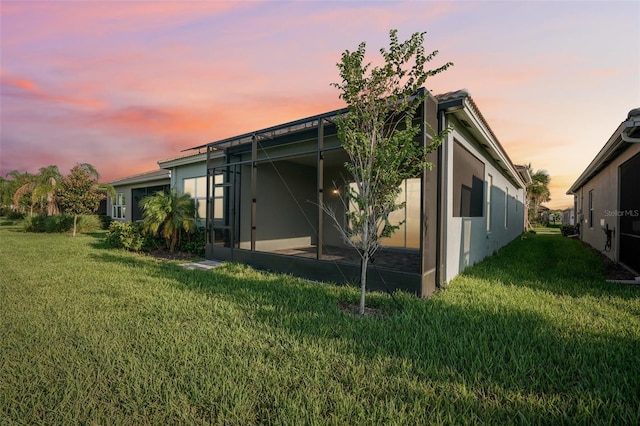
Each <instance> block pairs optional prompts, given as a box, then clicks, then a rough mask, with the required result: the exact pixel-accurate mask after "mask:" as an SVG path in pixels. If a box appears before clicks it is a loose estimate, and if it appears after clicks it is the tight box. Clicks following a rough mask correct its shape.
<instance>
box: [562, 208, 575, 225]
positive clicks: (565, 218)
mask: <svg viewBox="0 0 640 426" xmlns="http://www.w3.org/2000/svg"><path fill="white" fill-rule="evenodd" d="M575 223H576V217H575V210H574V209H573V208H568V209H564V210H563V211H562V224H563V225H575Z"/></svg>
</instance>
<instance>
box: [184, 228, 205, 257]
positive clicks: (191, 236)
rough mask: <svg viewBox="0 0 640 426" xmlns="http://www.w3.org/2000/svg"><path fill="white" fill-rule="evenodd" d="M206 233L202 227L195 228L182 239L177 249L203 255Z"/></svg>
mask: <svg viewBox="0 0 640 426" xmlns="http://www.w3.org/2000/svg"><path fill="white" fill-rule="evenodd" d="M206 236H207V233H206V231H205V229H204V228H196V229H195V230H194V231H192V232H189V233H188V234H187V235H185V236H184V237H183V239H182V242H181V244H180V247H178V251H182V252H187V253H191V254H195V255H197V256H204V249H205V244H206Z"/></svg>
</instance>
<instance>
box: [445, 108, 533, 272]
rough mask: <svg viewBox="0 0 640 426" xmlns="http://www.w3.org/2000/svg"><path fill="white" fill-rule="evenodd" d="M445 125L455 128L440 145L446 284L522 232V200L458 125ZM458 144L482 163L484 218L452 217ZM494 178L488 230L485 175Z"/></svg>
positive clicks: (519, 189) (523, 213)
mask: <svg viewBox="0 0 640 426" xmlns="http://www.w3.org/2000/svg"><path fill="white" fill-rule="evenodd" d="M448 124H450V125H452V126H454V130H453V131H452V132H451V133H450V134H449V136H448V138H447V140H446V141H445V142H444V143H443V149H444V150H445V158H446V166H447V167H446V171H445V176H444V179H445V182H446V194H445V195H444V196H443V200H445V203H446V206H445V209H446V213H445V217H446V224H447V226H446V230H445V251H446V262H445V281H450V280H452V279H453V278H454V277H455V276H456V275H458V274H459V273H460V272H462V271H463V270H464V269H465V268H467V267H468V266H471V265H474V264H476V263H478V262H480V261H481V260H482V259H484V258H485V257H487V256H490V255H492V254H493V253H495V252H496V251H497V250H498V249H499V248H500V247H502V246H504V245H505V244H507V243H509V242H510V241H511V240H513V239H514V238H516V237H517V236H519V235H520V234H522V232H524V217H525V211H524V203H523V200H524V197H525V192H524V189H522V188H517V186H516V185H514V183H513V182H512V181H511V180H509V179H508V178H507V177H506V176H505V175H504V174H503V173H504V172H503V171H502V170H501V169H499V168H498V167H497V165H496V164H495V163H494V162H493V160H491V159H489V158H487V153H486V151H484V149H482V148H481V147H480V145H479V144H478V143H477V142H476V141H475V140H474V138H473V137H472V136H471V135H470V134H469V133H467V132H465V131H463V130H460V129H461V124H460V123H459V122H457V121H456V120H453V119H449V120H448ZM456 141H457V143H459V144H460V145H461V146H462V147H464V148H465V149H467V150H468V151H469V152H470V153H471V154H473V155H474V156H475V157H476V158H477V159H479V160H480V161H481V162H482V163H483V164H484V168H485V170H484V174H485V176H484V197H483V210H482V211H483V215H482V216H480V217H455V216H454V214H453V197H452V195H451V194H453V173H455V170H454V167H453V155H452V152H453V149H454V144H455V143H456ZM489 175H491V176H492V178H493V185H492V187H491V188H490V190H491V215H490V220H491V227H490V230H489V231H488V230H487V191H488V190H489V188H488V183H487V182H488V176H489ZM507 190H508V196H507V198H508V202H507V216H508V221H507V223H506V226H505V194H507Z"/></svg>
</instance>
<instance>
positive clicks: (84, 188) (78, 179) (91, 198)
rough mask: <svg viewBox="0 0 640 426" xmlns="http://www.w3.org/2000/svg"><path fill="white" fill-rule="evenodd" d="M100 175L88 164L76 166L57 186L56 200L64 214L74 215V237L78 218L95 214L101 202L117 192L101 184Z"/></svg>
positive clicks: (109, 186)
mask: <svg viewBox="0 0 640 426" xmlns="http://www.w3.org/2000/svg"><path fill="white" fill-rule="evenodd" d="M98 179H100V174H99V173H98V172H97V171H96V169H95V168H94V167H93V166H92V165H91V164H87V163H82V164H76V165H75V166H73V168H72V169H71V172H70V173H69V174H68V175H67V176H64V177H63V178H62V179H61V180H60V185H57V186H56V199H57V201H58V204H59V205H60V208H61V210H62V212H64V213H71V214H73V236H74V237H75V236H76V229H77V225H78V216H79V215H81V214H91V213H94V212H95V211H96V210H97V209H98V207H99V206H100V201H102V200H104V199H105V198H106V194H107V193H108V194H109V195H111V196H112V197H113V196H115V191H114V189H113V187H112V186H111V185H108V184H101V183H100V182H99V181H98Z"/></svg>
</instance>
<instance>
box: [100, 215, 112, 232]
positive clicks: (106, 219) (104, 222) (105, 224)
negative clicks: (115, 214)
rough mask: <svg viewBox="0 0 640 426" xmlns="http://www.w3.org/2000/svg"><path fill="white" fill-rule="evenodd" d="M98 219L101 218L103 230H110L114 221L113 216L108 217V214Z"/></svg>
mask: <svg viewBox="0 0 640 426" xmlns="http://www.w3.org/2000/svg"><path fill="white" fill-rule="evenodd" d="M98 217H99V218H100V222H101V224H102V229H109V226H110V225H111V222H113V219H112V218H111V216H107V215H106V214H101V215H100V216H98Z"/></svg>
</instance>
